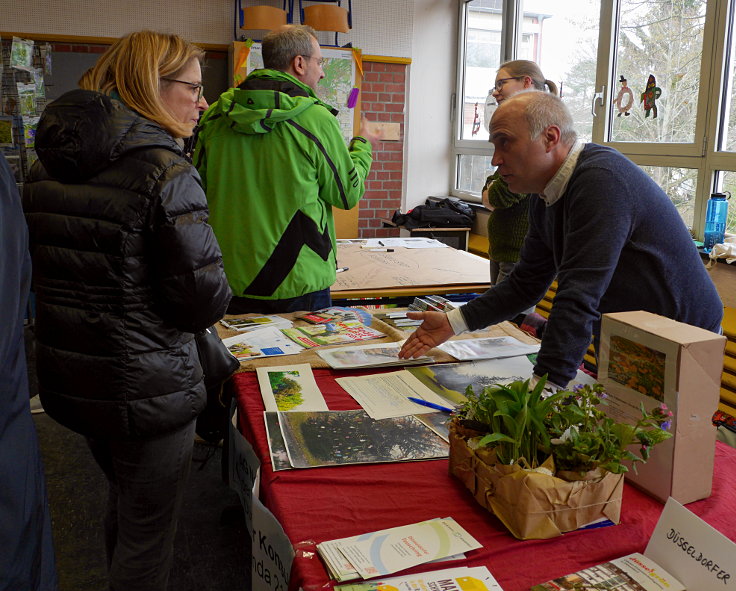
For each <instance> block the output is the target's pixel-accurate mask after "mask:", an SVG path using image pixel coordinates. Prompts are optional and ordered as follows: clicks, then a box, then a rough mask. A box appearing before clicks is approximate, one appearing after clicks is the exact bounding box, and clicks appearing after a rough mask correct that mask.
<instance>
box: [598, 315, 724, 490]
mask: <svg viewBox="0 0 736 591" xmlns="http://www.w3.org/2000/svg"><path fill="white" fill-rule="evenodd" d="M725 346H726V337H724V336H720V335H717V334H715V333H712V332H709V331H707V330H704V329H702V328H697V327H695V326H690V325H689V324H683V323H682V322H677V321H675V320H671V319H669V318H665V317H663V316H657V315H656V314H652V313H650V312H643V311H638V312H617V313H612V314H605V315H604V316H603V323H602V327H601V343H600V349H599V356H600V359H599V366H598V367H599V370H598V380H599V381H600V382H601V383H602V384H603V385H604V386H605V388H606V392H607V394H608V400H607V402H608V406H607V407H606V412H607V413H608V414H609V415H610V416H612V417H613V418H614V419H616V420H617V421H622V422H623V421H625V422H629V423H634V422H636V420H637V419H639V418H641V411H640V404H644V408H645V409H647V410H648V411H651V409H652V408H654V407H655V406H657V405H658V404H660V403H662V402H664V403H665V404H666V405H667V407H668V408H669V409H670V410H671V411H672V412H673V413H674V416H673V417H672V426H671V427H670V432H671V433H672V434H673V437H672V438H670V439H668V440H667V441H665V442H663V443H660V444H659V445H657V446H656V447H655V448H654V449H653V450H652V455H651V457H650V459H649V461H648V462H647V463H646V464H641V463H637V465H636V469H637V472H638V473H637V472H634V470H633V469H631V470H630V471H629V472H628V473H627V474H626V478H627V480H629V481H630V482H631V483H632V484H634V485H635V486H638V487H639V488H642V489H643V490H645V491H646V492H648V493H649V494H651V495H652V496H654V497H656V498H657V499H659V500H661V501H663V502H664V501H666V500H667V498H668V497H670V496H671V497H672V498H674V499H675V500H677V501H679V502H680V503H682V504H685V503H690V502H692V501H696V500H698V499H703V498H706V497H708V496H710V493H711V485H712V480H713V455H714V453H715V441H716V428H715V427H714V426H713V424H712V422H711V417H712V416H713V413H714V412H715V410H716V408H717V406H718V398H719V391H720V383H721V372H722V370H723V352H724V349H725Z"/></svg>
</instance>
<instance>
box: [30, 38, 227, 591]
mask: <svg viewBox="0 0 736 591" xmlns="http://www.w3.org/2000/svg"><path fill="white" fill-rule="evenodd" d="M202 58H203V52H202V51H201V50H200V49H199V48H197V47H195V46H194V45H191V44H189V43H187V42H185V41H183V40H182V39H181V38H179V37H177V36H175V35H165V34H159V33H154V32H150V31H144V32H140V33H132V34H130V35H128V36H126V37H123V38H122V39H119V40H118V41H116V42H115V43H114V44H113V45H112V46H111V48H110V49H109V50H108V51H107V52H106V53H105V54H104V55H102V57H101V58H100V59H99V61H98V62H97V64H96V65H95V66H94V68H92V69H91V70H90V71H88V72H87V73H86V74H85V76H83V78H82V80H81V81H80V85H81V86H82V88H83V89H84V90H74V91H71V92H69V93H67V94H65V95H64V96H62V97H61V98H59V99H58V100H56V101H54V102H53V103H51V104H50V105H49V106H48V107H47V108H46V110H45V111H44V114H43V116H42V117H41V121H40V123H39V126H38V132H37V136H36V150H37V152H38V156H39V162H38V163H37V164H36V165H34V167H33V169H32V171H31V174H30V178H29V179H28V180H27V183H26V185H25V190H24V199H23V201H24V209H25V212H26V219H27V221H28V226H29V229H30V243H31V255H32V259H33V285H34V289H35V292H36V305H37V317H36V338H37V364H38V365H37V368H38V378H39V388H40V394H41V400H42V402H43V405H44V408H45V409H46V412H47V413H48V414H49V415H50V416H51V417H53V418H54V419H56V420H57V421H59V422H60V423H62V424H63V425H65V426H67V427H69V428H70V429H73V430H74V431H77V432H78V433H81V434H82V435H85V436H86V437H87V438H88V441H89V445H90V448H91V450H92V453H93V455H94V457H95V459H96V460H97V462H98V464H99V465H100V467H101V468H102V469H103V471H104V472H105V475H106V476H107V478H108V480H109V483H110V499H109V507H108V515H107V518H106V524H105V525H106V534H107V535H106V542H107V552H108V561H109V565H110V587H111V588H112V589H120V590H125V591H129V590H131V589H135V590H137V591H142V590H149V589H150V590H154V589H155V590H157V591H158V590H160V591H164V590H165V589H166V585H167V580H168V573H169V568H170V564H171V558H172V549H173V539H174V532H175V530H176V521H177V518H178V512H179V508H180V505H181V499H182V493H183V490H184V487H185V484H186V479H187V476H188V472H189V464H190V460H191V452H192V446H193V441H194V425H195V419H196V417H197V415H198V414H199V412H200V411H201V410H202V409H203V408H204V406H205V387H204V384H203V382H202V369H201V367H200V364H199V361H198V357H197V351H196V346H195V342H194V335H193V333H195V332H198V331H200V330H202V329H204V328H206V327H208V326H210V325H212V324H213V323H214V322H216V321H217V320H219V319H220V318H221V317H222V315H223V314H224V312H225V310H226V308H227V304H228V302H229V300H230V296H231V293H230V289H229V287H228V284H227V280H226V278H225V274H224V272H223V267H222V259H221V254H220V248H219V246H218V244H217V241H216V239H215V236H214V234H213V232H212V229H211V228H210V226H209V225H208V224H207V216H208V211H207V202H206V198H205V194H204V192H203V191H202V188H201V186H200V180H199V175H198V174H197V171H196V170H195V169H194V168H193V167H192V166H191V165H190V164H189V163H188V162H187V160H186V159H185V158H184V156H183V154H182V150H181V148H180V143H181V140H179V141H177V139H178V138H183V137H188V136H190V135H191V134H192V130H193V127H194V125H195V124H196V122H197V119H198V117H199V114H200V113H201V111H203V110H204V109H206V108H207V102H206V101H205V100H204V98H203V97H202V94H201V89H202V85H201V82H202V79H201V68H200V61H201V60H202Z"/></svg>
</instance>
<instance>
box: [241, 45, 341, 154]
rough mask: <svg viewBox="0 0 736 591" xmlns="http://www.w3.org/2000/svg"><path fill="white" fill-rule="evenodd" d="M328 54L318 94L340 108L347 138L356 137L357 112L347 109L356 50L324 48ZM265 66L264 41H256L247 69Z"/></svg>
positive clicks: (338, 117)
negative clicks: (355, 120)
mask: <svg viewBox="0 0 736 591" xmlns="http://www.w3.org/2000/svg"><path fill="white" fill-rule="evenodd" d="M322 57H323V58H325V63H324V66H323V69H324V72H325V77H324V79H322V80H321V81H320V83H319V84H318V85H317V96H318V97H319V98H320V99H321V100H323V101H324V102H325V103H327V104H328V105H330V106H331V107H334V108H335V109H337V110H338V111H339V113H338V116H337V120H338V122H339V123H340V129H342V135H343V137H344V138H345V141H346V142H349V141H350V139H351V138H352V137H353V130H354V120H353V117H354V113H353V109H348V106H347V104H348V96H350V91H351V90H352V89H353V87H354V86H355V61H354V60H353V53H352V51H350V50H345V49H324V48H323V49H322ZM262 67H263V56H262V53H261V44H260V43H253V44H252V45H251V46H250V52H249V53H248V61H247V65H246V71H247V73H248V74H250V73H251V72H252V71H253V70H256V69H258V68H262Z"/></svg>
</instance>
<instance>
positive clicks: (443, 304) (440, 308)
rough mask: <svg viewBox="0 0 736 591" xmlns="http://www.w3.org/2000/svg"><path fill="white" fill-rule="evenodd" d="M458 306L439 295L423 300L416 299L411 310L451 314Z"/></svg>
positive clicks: (425, 297)
mask: <svg viewBox="0 0 736 591" xmlns="http://www.w3.org/2000/svg"><path fill="white" fill-rule="evenodd" d="M456 307H457V306H456V305H455V304H453V303H452V302H451V301H450V300H448V299H446V298H443V297H442V296H438V295H429V296H424V297H422V298H419V297H417V298H414V301H413V302H412V303H411V304H409V310H415V311H419V312H426V311H430V312H449V311H450V310H454V309H455V308H456Z"/></svg>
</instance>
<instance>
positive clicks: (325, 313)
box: [299, 306, 373, 325]
mask: <svg viewBox="0 0 736 591" xmlns="http://www.w3.org/2000/svg"><path fill="white" fill-rule="evenodd" d="M299 320H304V321H306V322H309V323H310V324H326V323H327V322H345V321H346V320H355V321H358V322H362V323H363V324H366V325H370V323H371V322H372V320H373V317H372V316H371V313H370V312H369V311H368V310H365V309H364V308H360V307H352V308H345V307H342V306H332V307H330V308H322V309H321V310H315V311H314V312H309V313H308V314H304V315H303V316H299Z"/></svg>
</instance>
